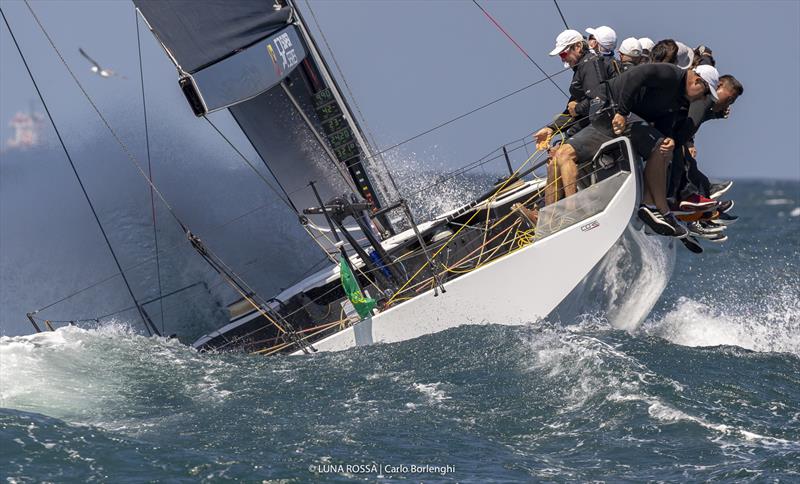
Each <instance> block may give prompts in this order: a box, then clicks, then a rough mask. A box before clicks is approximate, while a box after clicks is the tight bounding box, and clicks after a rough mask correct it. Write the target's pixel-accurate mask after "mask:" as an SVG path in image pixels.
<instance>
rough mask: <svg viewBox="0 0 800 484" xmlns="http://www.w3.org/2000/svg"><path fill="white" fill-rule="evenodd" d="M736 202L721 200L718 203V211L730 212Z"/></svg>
mask: <svg viewBox="0 0 800 484" xmlns="http://www.w3.org/2000/svg"><path fill="white" fill-rule="evenodd" d="M734 203H736V202H734V201H733V200H725V201H724V202H719V205H717V211H718V212H719V213H725V212H729V211H730V210H731V209H732V208H733V205H734Z"/></svg>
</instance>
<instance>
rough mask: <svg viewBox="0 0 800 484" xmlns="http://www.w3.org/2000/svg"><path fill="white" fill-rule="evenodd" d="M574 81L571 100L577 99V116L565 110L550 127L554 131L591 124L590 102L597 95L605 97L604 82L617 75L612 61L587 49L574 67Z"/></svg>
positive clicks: (570, 92) (571, 85)
mask: <svg viewBox="0 0 800 484" xmlns="http://www.w3.org/2000/svg"><path fill="white" fill-rule="evenodd" d="M572 71H573V74H572V82H571V83H570V85H569V101H568V102H571V101H576V102H577V104H576V105H575V114H577V117H576V118H575V119H573V118H572V117H571V116H570V115H569V109H564V111H563V112H562V113H561V114H560V115H559V116H558V118H556V120H555V121H554V122H553V123H552V124H550V125H549V126H548V127H549V128H551V129H552V130H554V131H558V130H559V129H561V130H562V131H566V130H567V129H572V130H573V131H576V130H577V129H579V128H582V127H584V126H587V125H588V124H589V119H588V116H589V103H590V101H591V100H592V99H594V98H596V97H603V98H605V96H604V94H603V91H604V90H605V87H604V82H605V81H607V80H608V79H611V78H612V77H615V76H616V75H617V71H616V70H615V69H614V67H613V65H612V64H611V62H609V61H606V60H605V59H603V58H601V57H598V56H596V55H594V54H592V53H590V52H589V51H586V52H585V53H584V55H583V57H581V58H580V60H578V63H577V64H576V65H575V67H573V68H572Z"/></svg>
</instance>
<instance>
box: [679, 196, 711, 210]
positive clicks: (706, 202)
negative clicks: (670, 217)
mask: <svg viewBox="0 0 800 484" xmlns="http://www.w3.org/2000/svg"><path fill="white" fill-rule="evenodd" d="M717 205H718V202H717V201H716V200H712V199H710V198H706V197H704V196H702V195H698V194H696V193H695V194H693V195H692V196H690V197H689V198H687V199H686V200H681V203H679V204H678V207H679V208H680V209H681V210H682V211H692V212H708V211H710V210H713V209H715V208H717Z"/></svg>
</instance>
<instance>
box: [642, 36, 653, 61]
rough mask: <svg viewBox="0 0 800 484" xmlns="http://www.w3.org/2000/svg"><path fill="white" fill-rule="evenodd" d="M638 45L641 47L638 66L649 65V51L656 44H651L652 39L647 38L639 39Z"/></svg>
mask: <svg viewBox="0 0 800 484" xmlns="http://www.w3.org/2000/svg"><path fill="white" fill-rule="evenodd" d="M639 45H641V46H642V58H641V60H640V61H639V63H640V64H649V63H650V51H652V50H653V47H655V45H656V43H655V42H653V40H652V39H650V38H649V37H642V38H641V39H639Z"/></svg>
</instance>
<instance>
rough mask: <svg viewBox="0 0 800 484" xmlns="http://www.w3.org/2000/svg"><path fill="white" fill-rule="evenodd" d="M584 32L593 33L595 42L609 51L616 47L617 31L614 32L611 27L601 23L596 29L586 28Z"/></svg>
mask: <svg viewBox="0 0 800 484" xmlns="http://www.w3.org/2000/svg"><path fill="white" fill-rule="evenodd" d="M586 32H588V33H589V35H594V38H595V39H596V40H597V43H598V44H600V47H602V48H603V49H605V50H609V51H611V50H614V49H616V48H617V33H616V32H614V29H612V28H611V27H607V26H605V25H602V26H600V27H597V28H596V29H592V28H588V29H586Z"/></svg>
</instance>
